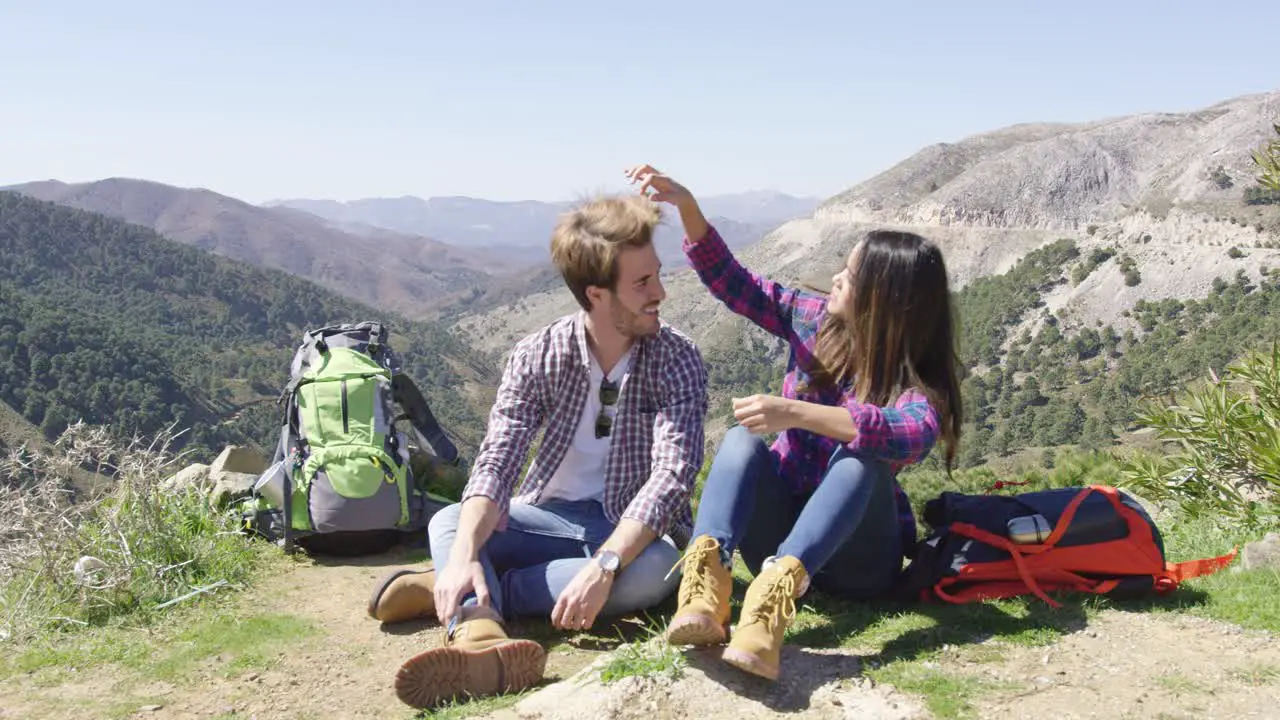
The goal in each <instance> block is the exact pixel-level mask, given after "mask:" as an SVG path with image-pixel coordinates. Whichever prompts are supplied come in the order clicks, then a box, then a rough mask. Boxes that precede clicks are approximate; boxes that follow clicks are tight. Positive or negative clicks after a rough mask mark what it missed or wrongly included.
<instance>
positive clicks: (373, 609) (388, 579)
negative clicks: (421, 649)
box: [365, 570, 435, 620]
mask: <svg viewBox="0 0 1280 720" xmlns="http://www.w3.org/2000/svg"><path fill="white" fill-rule="evenodd" d="M429 572H434V571H433V570H396V571H394V572H391V573H388V574H387V575H386V576H385V577H383V578H382V580H380V581H379V582H378V584H377V585H375V586H374V588H373V593H372V594H371V595H370V596H369V605H368V606H367V607H366V608H365V610H366V611H367V612H368V613H369V617H371V618H373V619H374V620H382V618H380V617H378V602H379V601H381V600H382V595H383V593H385V592H386V591H387V588H389V587H391V583H393V582H395V581H396V579H398V578H402V577H404V576H405V575H422V574H423V573H429ZM431 611H432V612H435V608H434V607H432V608H431ZM421 617H432V615H431V614H430V613H427V614H424V615H422V616H421Z"/></svg>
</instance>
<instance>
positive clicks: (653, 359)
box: [462, 312, 707, 547]
mask: <svg viewBox="0 0 1280 720" xmlns="http://www.w3.org/2000/svg"><path fill="white" fill-rule="evenodd" d="M587 352H588V351H587V338H586V314H585V313H583V312H578V313H575V314H573V315H567V316H565V317H562V318H560V319H559V320H557V321H555V322H553V323H552V324H551V325H549V326H547V327H545V328H543V329H542V330H540V331H538V332H536V333H534V334H532V335H530V336H528V337H526V338H524V339H523V340H521V341H520V342H519V343H517V344H516V346H515V348H514V349H513V350H512V351H511V356H510V357H509V358H508V360H507V366H506V369H505V370H504V371H503V376H502V384H501V386H500V387H499V388H498V396H497V399H496V400H495V401H494V404H493V409H492V410H491V411H490V413H489V428H488V431H487V433H486V434H485V438H484V442H483V443H481V445H480V451H479V453H478V454H477V456H476V461H475V466H474V468H473V469H472V471H471V478H470V479H469V480H468V482H467V486H466V488H465V489H464V490H463V492H462V499H463V500H464V501H465V500H466V499H467V498H469V497H472V496H475V495H481V496H484V497H487V498H490V499H491V500H493V501H494V502H496V503H497V504H498V507H499V508H500V509H501V510H502V520H501V521H500V522H499V525H498V527H499V528H503V527H505V526H506V514H507V513H506V511H507V509H508V507H509V503H511V502H513V501H514V502H527V503H531V504H537V502H538V500H539V498H540V497H541V494H542V491H543V490H544V489H545V488H546V485H547V482H548V481H549V480H550V479H551V476H552V474H554V473H555V470H556V467H557V466H559V464H560V461H561V460H562V459H563V458H564V456H565V452H566V451H567V450H568V449H569V446H570V444H571V442H572V440H573V435H574V430H575V428H576V427H577V425H578V421H579V419H580V418H581V415H582V409H583V407H584V406H585V404H586V401H587V393H588V391H589V389H590V387H591V381H590V360H589V356H588V355H587ZM706 412H707V371H706V366H705V365H704V364H703V361H702V355H701V353H700V352H699V351H698V348H697V346H696V345H695V344H694V342H693V341H692V340H691V339H689V338H688V337H687V336H686V335H684V334H683V333H681V332H679V331H678V330H675V329H674V328H672V327H671V326H669V325H666V324H665V323H664V324H662V326H661V329H660V330H659V331H658V332H657V333H656V334H655V335H651V336H646V337H642V338H638V339H637V340H636V342H635V346H634V350H633V359H632V365H631V369H630V370H629V371H628V372H627V374H626V375H625V376H624V377H623V380H622V385H621V388H620V391H619V396H618V411H617V417H616V419H615V420H614V425H613V440H612V442H611V443H610V445H609V456H608V458H607V459H606V461H605V477H604V501H603V505H604V511H605V515H606V517H608V518H609V520H610V521H612V522H614V523H617V522H619V521H620V520H621V519H622V518H630V519H633V520H637V521H639V522H641V523H643V524H644V525H646V526H648V527H649V528H651V529H653V530H654V531H655V532H657V533H658V535H659V536H662V535H663V534H669V535H670V536H671V538H672V540H674V541H675V542H676V543H677V545H679V546H681V547H683V546H684V545H685V544H686V543H687V542H688V541H689V535H690V533H692V531H693V513H692V511H691V508H690V502H689V501H690V497H691V495H692V494H693V486H694V479H695V478H696V476H697V474H698V470H699V469H700V468H701V467H702V457H703V421H704V419H705V417H706ZM544 423H545V425H546V432H545V434H544V435H543V438H542V441H541V443H540V444H539V446H538V449H537V453H536V455H535V457H534V459H533V462H532V464H531V465H530V467H529V472H528V474H527V475H526V476H525V478H524V482H523V483H521V484H520V486H519V488H518V489H517V487H516V483H517V480H518V479H519V478H518V475H519V473H520V468H521V466H522V465H523V464H524V460H525V458H526V457H527V456H528V453H529V446H530V444H531V442H532V441H533V439H534V436H535V435H536V434H537V432H538V430H539V428H541V427H542V426H543V425H544Z"/></svg>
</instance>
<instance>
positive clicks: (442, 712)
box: [413, 688, 535, 720]
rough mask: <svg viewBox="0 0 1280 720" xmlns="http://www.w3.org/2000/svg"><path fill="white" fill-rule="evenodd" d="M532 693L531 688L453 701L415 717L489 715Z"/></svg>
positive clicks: (438, 719)
mask: <svg viewBox="0 0 1280 720" xmlns="http://www.w3.org/2000/svg"><path fill="white" fill-rule="evenodd" d="M531 692H535V689H534V688H530V689H529V690H525V691H524V692H518V693H511V694H509V695H498V696H495V697H486V698H477V699H475V700H462V701H453V702H449V703H446V704H444V705H441V706H440V707H437V708H433V709H430V710H421V711H419V712H418V713H417V714H416V715H414V716H413V717H414V719H415V720H458V719H459V718H466V717H475V716H476V715H488V714H489V713H493V712H497V711H499V710H503V709H505V708H509V707H511V706H512V705H515V704H516V703H518V702H520V701H521V700H523V699H524V698H525V697H527V696H528V695H529V694H530V693H531Z"/></svg>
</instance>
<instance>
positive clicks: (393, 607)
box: [369, 568, 436, 623]
mask: <svg viewBox="0 0 1280 720" xmlns="http://www.w3.org/2000/svg"><path fill="white" fill-rule="evenodd" d="M435 589H436V571H435V568H428V569H426V570H396V571H394V572H391V573H389V574H387V575H386V576H385V577H383V578H382V579H381V580H379V581H378V584H377V585H375V586H374V588H373V595H371V596H370V597H369V617H371V618H373V619H374V620H381V621H382V622H384V623H396V622H404V621H405V620H416V619H418V618H432V617H435V615H436V598H435Z"/></svg>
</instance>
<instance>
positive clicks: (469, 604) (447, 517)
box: [369, 500, 680, 707]
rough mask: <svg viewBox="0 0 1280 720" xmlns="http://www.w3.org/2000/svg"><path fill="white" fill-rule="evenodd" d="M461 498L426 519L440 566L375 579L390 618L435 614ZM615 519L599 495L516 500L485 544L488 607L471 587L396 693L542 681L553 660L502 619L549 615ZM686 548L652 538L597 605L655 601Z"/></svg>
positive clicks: (418, 695) (429, 699) (407, 695)
mask: <svg viewBox="0 0 1280 720" xmlns="http://www.w3.org/2000/svg"><path fill="white" fill-rule="evenodd" d="M460 512H461V505H459V504H455V505H450V506H449V507H446V508H444V509H443V510H441V511H440V512H438V513H437V514H436V515H435V516H434V517H433V518H432V519H431V523H430V526H429V528H428V536H429V539H430V543H431V557H432V558H434V559H435V567H434V568H433V569H431V570H425V571H411V570H400V571H396V572H393V573H391V574H390V575H388V576H387V577H385V578H383V579H382V580H381V581H380V582H379V583H378V584H377V586H376V587H375V588H374V592H373V596H372V598H371V599H370V601H369V614H370V615H371V616H373V617H374V618H375V619H378V620H381V621H383V622H399V621H404V620H410V619H415V618H425V617H434V616H435V614H436V610H435V601H434V597H433V594H432V593H433V589H434V583H435V572H436V571H438V570H442V569H443V568H444V565H445V563H446V561H447V560H448V559H449V554H450V552H451V551H452V548H453V543H454V540H455V538H456V537H457V530H458V519H459V514H460ZM614 527H615V526H614V524H613V523H611V522H609V520H608V518H606V517H605V515H604V510H603V508H602V507H601V506H600V503H598V502H594V501H590V500H587V501H578V502H569V501H560V500H553V501H550V502H547V503H544V504H541V505H528V504H522V503H512V504H511V509H510V517H509V520H508V524H507V527H506V529H505V530H503V531H495V532H494V533H493V534H492V535H491V536H490V537H489V540H488V541H487V542H486V543H485V544H484V547H483V548H482V549H481V551H480V563H481V565H482V566H483V568H484V573H485V582H486V584H487V585H488V588H489V594H490V600H489V605H488V607H485V606H481V605H479V604H478V603H477V601H476V598H475V595H474V593H472V594H469V595H468V596H467V597H466V598H464V599H463V603H462V605H463V607H462V610H461V612H460V613H459V614H458V615H457V616H455V617H454V618H453V619H451V620H450V621H449V627H448V628H446V636H445V645H444V646H443V647H440V648H434V649H431V650H428V651H426V652H423V653H419V654H418V655H415V656H414V657H412V658H410V659H409V660H408V661H406V662H405V663H404V665H403V666H402V667H401V669H400V672H399V673H398V674H397V676H396V693H397V695H399V697H400V699H401V700H403V701H404V702H405V703H407V704H409V705H412V706H414V707H430V706H433V705H435V704H437V703H438V702H441V701H447V700H449V699H451V698H454V697H461V696H466V695H472V696H481V695H490V694H494V693H502V692H518V691H520V690H523V689H524V688H526V687H529V686H530V685H533V684H534V683H536V682H538V680H540V679H541V678H542V673H543V670H544V669H545V667H546V651H545V650H544V649H543V648H542V647H541V646H540V645H538V644H537V643H535V642H533V641H532V640H513V639H511V638H509V637H508V636H507V634H506V631H505V629H504V628H503V622H504V620H507V619H511V618H516V617H543V618H549V617H550V615H551V611H552V608H553V607H554V606H555V604H556V600H557V598H559V596H560V593H561V592H562V591H563V590H564V589H565V587H566V586H568V584H569V582H570V581H571V580H572V579H573V578H574V576H575V575H577V573H578V572H579V571H580V570H582V568H583V567H584V566H585V565H586V563H588V562H592V560H591V556H592V555H593V554H594V553H595V551H596V549H597V548H599V547H600V544H601V543H603V542H604V541H605V540H606V539H608V537H609V534H610V533H612V532H613V530H614ZM679 559H680V550H678V549H677V548H676V546H675V544H674V543H673V542H672V541H671V540H670V538H667V537H663V538H660V539H658V540H655V541H654V542H652V543H650V544H649V546H648V547H646V548H645V549H644V550H643V551H642V552H641V553H640V554H639V555H638V556H636V558H635V559H634V560H633V561H632V562H631V563H630V564H629V565H627V567H625V568H623V569H622V570H621V571H619V572H618V576H617V579H616V580H615V581H614V583H613V586H612V588H611V590H610V593H609V599H608V601H607V602H606V603H605V606H604V609H603V610H602V611H601V612H600V615H601V616H603V617H614V616H618V615H625V614H627V613H632V612H637V611H639V610H643V609H646V608H650V607H653V606H654V605H657V604H658V603H660V602H662V601H663V600H664V599H666V598H667V596H669V595H670V594H671V593H672V591H674V590H675V588H676V586H677V585H678V583H679V580H680V578H679V575H678V573H671V572H670V571H671V569H672V567H674V566H675V564H676V563H677V562H678V561H679Z"/></svg>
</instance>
